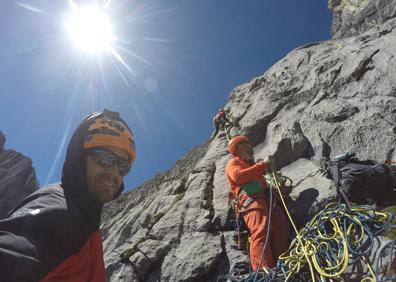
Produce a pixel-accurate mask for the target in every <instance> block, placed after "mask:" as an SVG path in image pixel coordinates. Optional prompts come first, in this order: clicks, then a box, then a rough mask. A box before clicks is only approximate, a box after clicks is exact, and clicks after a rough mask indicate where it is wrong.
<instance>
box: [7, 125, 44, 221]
mask: <svg viewBox="0 0 396 282" xmlns="http://www.w3.org/2000/svg"><path fill="white" fill-rule="evenodd" d="M0 133H1V132H0ZM0 139H1V140H0V143H1V142H2V140H3V141H5V136H4V135H3V137H2V136H1V135H0ZM0 145H1V144H0ZM2 145H3V148H4V142H3V143H2ZM0 149H1V146H0ZM37 189H38V183H37V180H36V174H35V171H34V168H33V167H32V161H31V160H30V159H29V158H27V157H25V156H24V155H22V154H21V153H18V152H16V151H14V150H0V195H1V197H0V219H1V218H5V217H7V216H8V212H9V211H10V210H11V209H12V208H13V207H14V206H16V205H17V204H18V203H19V202H20V201H22V200H23V199H24V198H25V197H27V196H28V195H30V194H31V193H33V192H34V191H35V190H37Z"/></svg>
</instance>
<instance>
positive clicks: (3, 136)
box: [0, 130, 6, 153]
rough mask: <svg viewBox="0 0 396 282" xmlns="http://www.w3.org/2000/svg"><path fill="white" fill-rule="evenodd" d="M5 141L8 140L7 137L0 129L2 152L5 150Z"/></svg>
mask: <svg viewBox="0 0 396 282" xmlns="http://www.w3.org/2000/svg"><path fill="white" fill-rule="evenodd" d="M5 141H6V137H5V135H4V133H3V132H2V131H1V130H0V153H2V152H3V151H4V144H5Z"/></svg>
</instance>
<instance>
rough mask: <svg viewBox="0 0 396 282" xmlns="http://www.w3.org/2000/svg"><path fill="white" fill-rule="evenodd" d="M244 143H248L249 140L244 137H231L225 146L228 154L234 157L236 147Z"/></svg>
mask: <svg viewBox="0 0 396 282" xmlns="http://www.w3.org/2000/svg"><path fill="white" fill-rule="evenodd" d="M245 142H249V139H248V138H247V137H246V136H244V135H237V136H234V137H232V138H231V140H230V141H229V142H228V145H227V149H228V152H230V154H231V155H233V156H236V149H237V146H238V145H239V144H241V143H245Z"/></svg>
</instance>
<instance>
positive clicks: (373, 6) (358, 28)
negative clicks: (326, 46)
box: [328, 0, 396, 38]
mask: <svg viewBox="0 0 396 282" xmlns="http://www.w3.org/2000/svg"><path fill="white" fill-rule="evenodd" d="M328 7H329V9H330V10H332V11H333V13H334V17H333V25H332V27H331V32H332V34H333V36H334V37H335V38H341V37H348V36H355V35H358V34H361V33H363V32H365V31H366V30H368V29H371V28H374V29H377V31H379V30H380V29H381V26H382V25H383V24H384V23H385V22H387V21H388V20H390V19H392V18H394V17H395V16H396V2H395V1H394V0H329V5H328ZM381 32H387V31H386V30H382V31H381Z"/></svg>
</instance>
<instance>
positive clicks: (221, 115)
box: [210, 109, 230, 139]
mask: <svg viewBox="0 0 396 282" xmlns="http://www.w3.org/2000/svg"><path fill="white" fill-rule="evenodd" d="M228 124H230V121H229V120H228V118H227V116H226V113H225V111H224V109H219V110H218V111H217V114H216V115H215V116H214V117H213V127H214V129H215V131H214V133H213V134H212V136H211V137H210V139H213V138H215V137H216V135H217V133H219V130H220V129H221V128H222V129H223V130H227V129H226V127H227V125H228Z"/></svg>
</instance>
